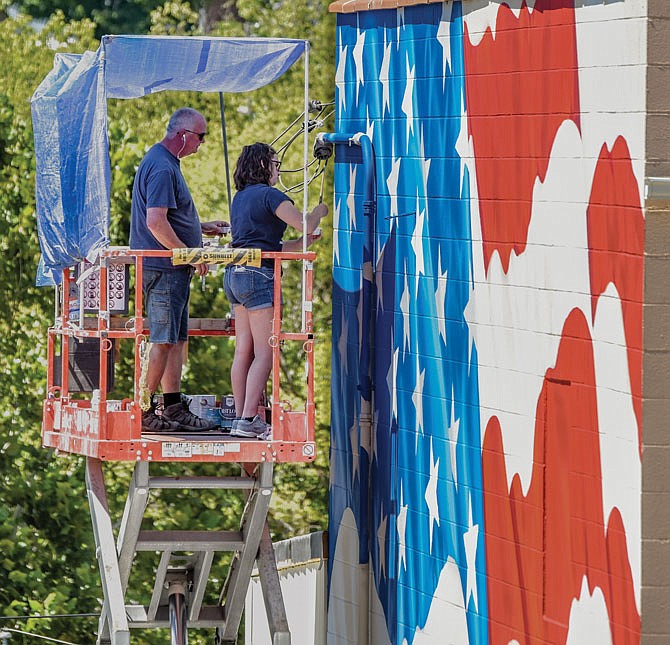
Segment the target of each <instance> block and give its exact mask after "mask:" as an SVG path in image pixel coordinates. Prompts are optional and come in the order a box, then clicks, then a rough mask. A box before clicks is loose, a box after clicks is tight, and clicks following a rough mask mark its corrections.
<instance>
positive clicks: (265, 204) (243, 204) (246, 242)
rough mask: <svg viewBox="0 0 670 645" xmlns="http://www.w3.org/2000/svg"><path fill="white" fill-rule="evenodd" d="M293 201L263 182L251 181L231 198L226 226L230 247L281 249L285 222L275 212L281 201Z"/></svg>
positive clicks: (266, 249) (263, 249) (264, 249)
mask: <svg viewBox="0 0 670 645" xmlns="http://www.w3.org/2000/svg"><path fill="white" fill-rule="evenodd" d="M285 201H289V202H291V203H293V200H292V199H291V198H290V197H288V196H287V195H285V194H284V193H282V192H281V190H278V189H276V188H274V187H272V186H268V185H267V184H251V185H250V186H247V187H246V188H243V189H242V190H240V191H239V192H237V193H236V194H235V197H233V203H232V206H231V209H230V227H231V229H232V236H233V242H232V244H233V247H234V248H245V249H261V250H262V251H281V239H282V236H283V235H284V231H286V222H284V221H283V220H281V219H279V218H278V217H277V216H276V215H275V211H276V210H277V208H278V207H279V204H281V203H282V202H285Z"/></svg>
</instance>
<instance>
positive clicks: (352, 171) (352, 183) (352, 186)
mask: <svg viewBox="0 0 670 645" xmlns="http://www.w3.org/2000/svg"><path fill="white" fill-rule="evenodd" d="M356 167H357V166H356V165H355V164H353V163H352V164H351V165H350V166H349V194H348V195H347V208H348V209H349V228H350V229H351V231H352V232H354V231H355V230H356Z"/></svg>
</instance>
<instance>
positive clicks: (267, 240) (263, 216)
mask: <svg viewBox="0 0 670 645" xmlns="http://www.w3.org/2000/svg"><path fill="white" fill-rule="evenodd" d="M280 165H281V164H280V161H279V159H277V153H276V151H275V150H274V149H273V148H272V147H271V146H269V145H268V144H266V143H254V144H252V145H249V146H244V148H242V153H241V154H240V157H239V159H238V160H237V165H236V167H235V174H234V175H233V179H234V181H235V188H236V189H237V191H238V192H237V193H236V194H235V197H234V198H233V203H232V205H231V209H230V224H231V232H232V238H233V240H232V246H233V247H234V248H254V249H261V250H262V251H282V250H284V251H301V250H302V237H301V238H298V239H295V240H288V241H286V242H283V243H282V236H283V235H284V232H285V231H286V228H287V226H292V227H293V228H295V229H297V230H298V231H301V232H302V230H303V221H302V213H301V212H300V211H299V210H298V209H297V208H296V207H295V205H294V204H293V200H291V199H290V198H289V197H288V196H287V195H285V194H284V193H283V192H281V191H280V190H278V189H277V188H275V187H274V186H275V184H276V183H277V181H278V180H279V172H280V170H279V167H280ZM327 213H328V207H327V206H326V205H325V204H319V205H318V206H316V207H315V208H314V210H312V211H311V212H310V213H309V214H308V216H307V245H308V246H309V245H310V244H311V243H312V242H313V241H314V240H315V239H316V238H317V237H318V236H317V235H313V233H314V231H315V229H316V228H317V226H318V225H319V222H320V221H321V219H322V218H323V217H324V216H325V215H327ZM223 287H224V290H225V292H226V296H227V297H228V300H230V303H231V305H232V307H233V312H234V314H235V336H236V341H235V357H234V359H233V365H232V368H231V382H232V386H233V396H234V398H235V411H236V415H235V416H236V419H235V421H233V427H232V429H231V434H232V435H235V436H238V437H257V438H259V439H266V438H267V437H268V435H269V430H270V426H268V425H267V424H266V423H265V421H264V420H263V419H261V417H260V416H259V415H258V403H259V401H260V398H261V394H262V393H263V392H264V391H265V386H266V384H267V380H268V377H269V376H270V371H271V369H272V347H271V346H270V336H271V334H272V317H273V309H272V308H273V305H274V260H262V264H261V266H260V267H258V268H256V267H248V266H244V265H231V266H229V267H228V268H227V269H226V273H225V276H224V279H223Z"/></svg>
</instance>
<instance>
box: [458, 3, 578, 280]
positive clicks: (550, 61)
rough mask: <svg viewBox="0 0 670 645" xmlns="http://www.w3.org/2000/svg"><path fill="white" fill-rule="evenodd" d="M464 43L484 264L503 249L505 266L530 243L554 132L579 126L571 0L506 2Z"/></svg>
mask: <svg viewBox="0 0 670 645" xmlns="http://www.w3.org/2000/svg"><path fill="white" fill-rule="evenodd" d="M464 43H465V70H466V74H465V81H466V82H465V87H466V96H467V111H468V127H469V131H470V134H471V136H472V140H473V145H474V153H475V159H476V161H475V164H476V169H477V189H478V192H479V211H480V217H481V225H482V236H483V244H484V267H485V269H488V265H489V261H490V259H491V255H492V254H493V253H494V251H498V253H499V255H500V259H501V262H502V267H503V270H504V271H505V272H507V269H508V268H509V262H510V256H511V254H512V252H514V253H515V254H517V255H519V254H521V253H523V251H524V250H525V248H526V241H527V235H528V225H529V223H530V216H531V207H532V196H533V185H534V183H535V181H536V179H537V178H539V179H540V180H544V178H545V175H546V171H547V165H548V163H549V155H550V152H551V147H552V145H553V142H554V138H555V136H556V131H557V129H558V127H559V126H560V125H561V123H562V122H563V121H565V120H566V119H570V120H572V121H574V122H575V123H576V124H577V126H579V86H578V74H577V45H576V36H575V12H574V2H573V0H537V2H536V3H535V9H534V10H533V11H532V13H531V12H529V10H528V8H527V7H526V6H525V4H524V5H522V7H521V13H520V15H519V17H518V18H516V17H515V16H514V14H513V13H512V11H511V10H510V8H509V7H508V6H507V5H506V4H502V5H501V6H500V9H499V11H498V17H497V24H496V35H495V38H494V37H493V35H492V33H491V32H490V31H487V33H486V34H485V35H484V38H483V39H482V41H481V42H480V43H479V44H478V45H476V46H474V45H472V44H471V43H470V40H469V37H468V35H467V28H466V37H465V38H464Z"/></svg>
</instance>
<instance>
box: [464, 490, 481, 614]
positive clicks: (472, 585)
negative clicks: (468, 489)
mask: <svg viewBox="0 0 670 645" xmlns="http://www.w3.org/2000/svg"><path fill="white" fill-rule="evenodd" d="M478 540H479V525H478V524H473V523H472V498H470V497H469V496H468V530H467V531H466V532H465V533H463V542H464V544H465V561H466V563H467V567H468V577H467V582H466V585H465V589H466V591H465V606H466V607H467V606H468V604H469V602H470V597H471V596H472V597H473V600H474V601H475V611H477V560H476V558H477V542H478Z"/></svg>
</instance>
